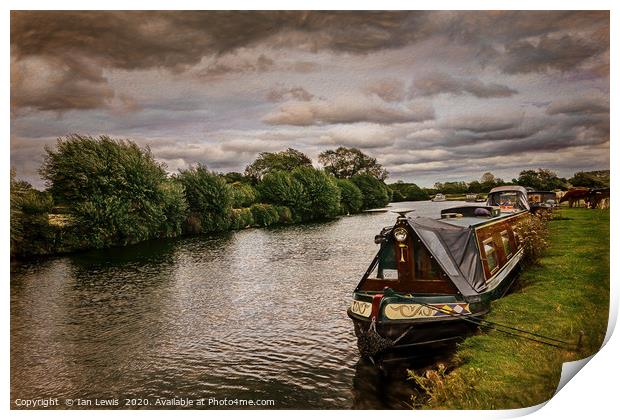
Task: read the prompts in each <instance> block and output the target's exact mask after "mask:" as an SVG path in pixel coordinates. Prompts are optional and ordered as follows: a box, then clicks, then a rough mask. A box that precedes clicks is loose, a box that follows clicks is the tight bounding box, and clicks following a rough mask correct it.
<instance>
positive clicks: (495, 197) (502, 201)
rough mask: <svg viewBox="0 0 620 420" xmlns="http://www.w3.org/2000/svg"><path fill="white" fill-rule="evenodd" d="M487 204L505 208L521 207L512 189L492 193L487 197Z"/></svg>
mask: <svg viewBox="0 0 620 420" xmlns="http://www.w3.org/2000/svg"><path fill="white" fill-rule="evenodd" d="M489 205H491V206H499V207H503V208H505V209H521V210H523V205H522V203H521V201H520V200H519V196H518V195H517V193H516V192H514V191H506V192H497V193H493V194H492V195H491V196H490V199H489Z"/></svg>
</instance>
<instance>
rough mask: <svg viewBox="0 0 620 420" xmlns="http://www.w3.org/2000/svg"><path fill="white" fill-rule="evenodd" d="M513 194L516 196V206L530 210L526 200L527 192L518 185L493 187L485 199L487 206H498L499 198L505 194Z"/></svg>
mask: <svg viewBox="0 0 620 420" xmlns="http://www.w3.org/2000/svg"><path fill="white" fill-rule="evenodd" d="M510 193H514V194H516V200H517V202H516V204H517V205H518V206H519V207H520V208H521V209H523V210H528V211H529V210H530V203H529V200H528V199H527V190H526V189H525V188H524V187H521V186H519V185H505V186H503V187H495V188H493V189H492V190H491V191H490V192H489V197H488V199H487V205H489V206H499V205H501V203H500V197H502V196H503V195H506V194H510Z"/></svg>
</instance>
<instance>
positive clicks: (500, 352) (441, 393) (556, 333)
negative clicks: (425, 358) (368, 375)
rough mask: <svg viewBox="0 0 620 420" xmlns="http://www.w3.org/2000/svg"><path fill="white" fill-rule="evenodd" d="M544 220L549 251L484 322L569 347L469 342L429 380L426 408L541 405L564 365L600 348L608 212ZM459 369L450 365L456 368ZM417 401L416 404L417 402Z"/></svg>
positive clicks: (482, 338)
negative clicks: (580, 337)
mask: <svg viewBox="0 0 620 420" xmlns="http://www.w3.org/2000/svg"><path fill="white" fill-rule="evenodd" d="M560 214H561V216H562V217H560V218H556V219H553V220H551V221H550V222H549V232H550V236H549V238H550V240H549V244H550V246H549V248H548V250H547V252H545V254H544V255H543V256H542V257H541V258H540V260H539V264H537V265H535V266H530V267H528V268H527V269H526V270H524V271H523V272H522V273H521V274H520V276H519V279H518V286H519V289H518V290H513V291H512V292H511V293H509V294H507V295H506V296H504V297H503V298H501V299H498V300H496V301H494V302H493V303H492V307H491V311H490V313H489V314H488V315H486V316H485V319H487V320H488V321H491V322H496V323H499V324H504V325H510V326H512V327H516V328H522V329H525V330H527V331H532V332H535V333H538V334H543V335H546V336H550V337H556V338H558V339H561V340H565V341H567V342H572V343H575V342H576V341H577V339H578V333H579V331H585V336H584V337H583V340H582V346H581V348H580V349H578V350H577V351H567V350H563V349H558V348H554V347H549V346H544V347H543V346H542V345H541V344H539V343H536V342H532V341H526V340H518V339H515V337H513V336H508V335H506V334H503V333H500V332H499V331H493V330H486V331H484V333H483V334H476V335H474V336H471V337H468V338H467V339H466V340H464V341H463V343H462V344H460V345H459V347H458V349H457V351H456V354H455V355H454V356H453V357H452V360H449V361H448V362H447V363H449V366H451V367H452V368H451V369H449V371H447V372H444V373H445V375H439V377H438V378H433V379H439V380H440V381H432V382H429V381H427V382H426V383H425V386H426V387H427V389H428V392H426V391H424V394H425V395H424V396H423V397H424V398H423V400H424V401H423V403H424V408H431V409H478V410H480V409H508V408H523V407H529V406H534V405H537V404H540V403H542V402H544V401H546V400H548V399H549V398H551V397H552V396H553V394H554V392H555V391H556V388H557V385H558V380H559V378H560V373H561V371H562V364H563V363H564V362H567V361H571V360H579V359H583V358H585V357H588V356H591V355H592V354H594V353H595V352H596V351H598V350H599V349H600V346H601V344H602V342H603V339H604V337H605V333H606V330H607V321H608V315H609V280H610V277H609V258H610V253H609V235H610V229H609V211H606V210H592V209H566V210H561V211H560ZM455 364H456V365H457V366H454V365H455ZM418 401H419V399H418Z"/></svg>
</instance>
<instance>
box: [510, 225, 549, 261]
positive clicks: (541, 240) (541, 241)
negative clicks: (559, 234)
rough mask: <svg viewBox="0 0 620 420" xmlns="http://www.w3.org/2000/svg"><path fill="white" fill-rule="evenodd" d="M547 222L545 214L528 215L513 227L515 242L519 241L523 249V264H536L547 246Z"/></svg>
mask: <svg viewBox="0 0 620 420" xmlns="http://www.w3.org/2000/svg"><path fill="white" fill-rule="evenodd" d="M547 221H548V219H547V214H546V213H542V214H540V215H539V214H538V213H537V214H534V215H532V214H528V215H527V216H526V217H524V218H523V219H522V220H521V221H519V223H517V225H516V226H515V230H514V231H515V235H516V237H517V240H519V241H521V242H522V243H523V247H524V254H523V260H522V262H523V263H524V264H526V265H527V264H537V263H538V260H539V259H540V257H541V256H542V255H543V254H544V252H545V250H546V249H547V247H548V246H549V242H548V237H549V230H548V229H547Z"/></svg>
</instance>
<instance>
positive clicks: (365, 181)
mask: <svg viewBox="0 0 620 420" xmlns="http://www.w3.org/2000/svg"><path fill="white" fill-rule="evenodd" d="M351 181H353V183H354V184H355V185H357V187H358V188H359V189H360V191H361V192H362V196H363V199H364V205H363V207H362V208H364V209H372V208H378V207H385V206H386V205H387V204H388V203H389V200H390V194H389V192H388V188H387V186H386V185H385V184H384V183H383V181H381V180H379V179H377V178H375V177H374V176H372V175H370V174H361V175H355V176H354V177H353V178H351Z"/></svg>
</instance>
